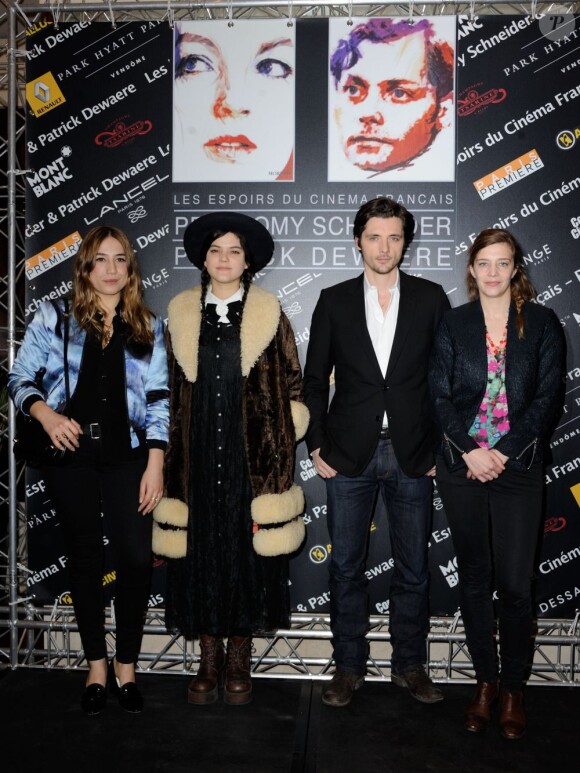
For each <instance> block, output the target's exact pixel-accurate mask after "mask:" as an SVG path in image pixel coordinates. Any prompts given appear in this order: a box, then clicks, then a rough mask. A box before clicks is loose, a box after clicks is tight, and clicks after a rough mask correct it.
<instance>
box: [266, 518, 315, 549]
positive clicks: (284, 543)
mask: <svg viewBox="0 0 580 773" xmlns="http://www.w3.org/2000/svg"><path fill="white" fill-rule="evenodd" d="M305 534H306V527H305V526H304V521H303V520H302V518H301V517H300V516H297V517H296V518H293V519H292V520H291V521H289V522H288V523H285V524H284V525H283V526H279V527H277V528H273V529H259V530H258V531H257V532H256V533H255V534H254V537H253V542H254V550H255V551H256V553H257V554H258V555H259V556H266V557H271V556H283V555H288V554H289V553H294V552H296V551H297V550H298V548H299V547H300V545H301V544H302V542H303V541H304V536H305Z"/></svg>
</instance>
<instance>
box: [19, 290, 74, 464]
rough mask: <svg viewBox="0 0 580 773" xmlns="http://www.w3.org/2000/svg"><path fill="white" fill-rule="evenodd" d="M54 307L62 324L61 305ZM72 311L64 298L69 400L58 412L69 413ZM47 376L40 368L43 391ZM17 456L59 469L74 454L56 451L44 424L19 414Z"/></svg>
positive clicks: (39, 383)
mask: <svg viewBox="0 0 580 773" xmlns="http://www.w3.org/2000/svg"><path fill="white" fill-rule="evenodd" d="M53 306H54V307H55V309H56V313H57V315H58V318H59V324H60V322H63V320H62V315H61V313H60V309H59V308H58V305H57V304H56V303H54V302H53ZM68 318H69V311H68V300H67V299H66V298H65V299H64V324H63V325H62V327H63V344H64V385H65V394H66V400H65V402H64V404H63V405H62V407H61V408H59V409H57V412H58V413H63V414H64V413H65V412H66V408H67V406H68V405H69V403H70V386H69V376H68V357H67V354H68V337H69V321H68ZM45 373H46V368H40V370H38V371H37V372H36V376H35V378H34V382H35V384H36V387H37V389H38V390H39V391H44V390H43V388H42V379H43V378H44V374H45ZM13 451H14V456H15V457H16V459H18V461H19V462H25V463H26V464H27V465H29V466H30V467H45V466H58V465H61V464H64V463H65V462H66V461H67V460H68V459H69V458H70V455H71V451H69V450H68V449H67V448H65V449H63V450H61V449H59V448H56V447H55V446H54V445H53V443H52V441H51V439H50V437H49V436H48V435H47V434H46V432H45V431H44V429H43V427H42V424H41V423H40V422H39V421H37V420H36V419H33V418H32V416H26V415H25V414H24V413H22V411H17V413H16V437H15V438H14V446H13Z"/></svg>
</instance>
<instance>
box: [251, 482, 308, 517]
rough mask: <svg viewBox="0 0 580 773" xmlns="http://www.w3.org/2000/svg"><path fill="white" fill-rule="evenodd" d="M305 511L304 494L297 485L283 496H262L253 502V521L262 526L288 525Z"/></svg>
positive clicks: (293, 485)
mask: <svg viewBox="0 0 580 773" xmlns="http://www.w3.org/2000/svg"><path fill="white" fill-rule="evenodd" d="M303 510H304V492H303V491H302V489H301V488H300V486H297V485H296V484H295V483H294V484H292V486H291V487H290V488H289V489H288V491H284V492H283V493H282V494H261V495H260V496H257V497H256V498H255V499H253V500H252V520H253V521H255V522H256V523H257V524H259V525H260V526H264V525H268V524H272V523H286V521H290V520H291V519H292V518H294V517H295V516H297V515H300V514H301V513H302V511H303Z"/></svg>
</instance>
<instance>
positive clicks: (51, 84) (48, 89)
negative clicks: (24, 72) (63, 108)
mask: <svg viewBox="0 0 580 773" xmlns="http://www.w3.org/2000/svg"><path fill="white" fill-rule="evenodd" d="M26 101H27V102H28V104H29V105H30V107H31V109H32V112H33V113H34V115H35V116H36V117H37V118H38V117H39V116H41V115H44V113H48V111H49V110H53V109H54V108H55V107H58V106H59V105H63V104H64V103H65V102H66V99H65V98H64V94H63V93H62V91H61V90H60V88H59V87H58V84H57V82H56V81H55V79H54V77H53V75H52V73H51V72H45V73H44V75H41V76H40V77H39V78H36V79H35V80H33V81H30V83H27V84H26Z"/></svg>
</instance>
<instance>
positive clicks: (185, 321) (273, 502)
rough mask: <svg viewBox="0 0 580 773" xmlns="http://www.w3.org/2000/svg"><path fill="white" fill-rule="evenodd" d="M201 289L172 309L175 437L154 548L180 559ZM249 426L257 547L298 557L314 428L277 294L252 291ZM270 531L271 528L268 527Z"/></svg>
mask: <svg viewBox="0 0 580 773" xmlns="http://www.w3.org/2000/svg"><path fill="white" fill-rule="evenodd" d="M200 298H201V288H199V287H195V288H193V289H190V290H185V291H184V292H182V293H180V294H179V295H177V296H176V297H175V298H173V300H172V301H171V302H170V304H169V309H168V311H169V323H168V329H169V336H170V346H169V363H170V377H171V381H170V387H171V414H170V415H171V419H170V437H169V446H168V449H167V455H166V463H165V493H166V495H165V497H164V498H163V499H162V500H161V502H160V503H159V505H158V506H157V507H156V509H155V511H154V519H155V524H154V530H153V550H154V552H155V553H156V554H158V555H163V556H167V557H169V558H181V557H183V556H185V552H186V537H187V522H188V518H189V513H188V506H187V504H186V503H187V502H188V501H189V497H188V491H187V482H188V477H189V474H188V469H189V465H190V463H191V459H190V450H189V432H190V417H191V401H192V387H193V384H194V383H195V381H196V379H197V366H198V348H199V334H200V326H201V309H200ZM240 338H241V363H240V367H241V371H242V375H243V377H244V392H243V401H242V404H243V425H244V438H245V445H246V458H247V463H248V472H249V476H250V481H251V484H252V492H253V499H252V511H251V512H252V519H253V521H254V524H255V528H256V529H257V530H256V531H255V534H254V540H253V542H254V549H255V551H256V552H257V553H258V554H260V555H263V556H275V555H282V554H286V553H292V552H294V551H295V550H296V549H297V548H298V547H299V546H300V544H301V543H302V541H303V539H304V522H303V520H302V517H301V514H302V512H303V510H304V494H303V492H302V489H301V488H300V487H299V486H297V485H296V484H295V483H294V462H295V444H296V441H298V440H300V439H301V438H302V437H303V436H304V434H305V432H306V429H307V426H308V420H309V415H308V409H307V408H306V406H305V405H304V402H303V400H304V398H303V394H302V373H301V370H300V363H299V361H298V353H297V351H296V342H295V338H294V333H293V331H292V327H291V326H290V323H289V322H288V319H287V317H286V316H285V315H284V314H283V313H282V310H281V308H280V304H279V303H278V300H277V299H276V297H275V296H274V295H272V293H269V292H266V291H265V290H262V289H261V288H259V287H254V286H253V285H252V286H251V287H250V290H249V292H248V297H247V299H246V303H245V306H244V311H243V315H242V322H241V332H240ZM261 527H266V528H261Z"/></svg>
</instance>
